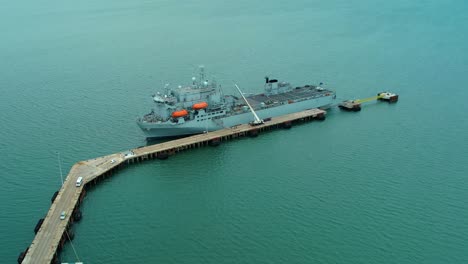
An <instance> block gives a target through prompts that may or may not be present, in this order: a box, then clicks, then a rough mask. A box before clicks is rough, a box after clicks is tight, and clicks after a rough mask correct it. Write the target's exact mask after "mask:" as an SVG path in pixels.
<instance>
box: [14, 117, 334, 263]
mask: <svg viewBox="0 0 468 264" xmlns="http://www.w3.org/2000/svg"><path fill="white" fill-rule="evenodd" d="M325 114H326V112H325V111H323V110H320V109H310V110H305V111H302V112H298V113H293V114H289V115H284V116H280V117H274V118H271V119H270V120H268V121H266V122H265V123H264V124H261V125H256V126H251V125H249V124H240V125H238V126H234V127H231V128H225V129H222V130H217V131H213V132H209V133H205V134H199V135H194V136H190V137H185V138H181V139H176V140H172V141H168V142H164V143H161V144H156V145H151V146H146V147H141V148H136V149H132V150H128V151H124V152H119V153H115V154H111V155H107V156H103V157H99V158H96V159H91V160H86V161H80V162H78V163H76V164H75V165H73V167H72V168H71V170H70V172H69V174H68V176H67V178H66V180H65V182H64V183H63V185H62V187H61V189H60V190H59V192H58V195H57V196H56V197H55V199H53V203H52V205H51V207H50V209H49V211H48V212H47V216H46V217H45V218H44V221H43V222H42V225H40V228H39V230H38V232H37V234H36V236H35V238H34V240H33V242H32V243H31V245H30V246H29V247H28V248H27V249H26V250H25V251H24V252H23V253H22V254H21V255H20V258H19V259H18V262H19V263H54V264H55V263H59V261H58V259H59V258H58V255H59V253H60V250H61V248H62V247H63V245H64V243H65V242H66V241H67V240H69V236H71V235H70V234H71V226H72V224H73V222H75V221H76V220H78V219H77V218H76V217H75V216H76V212H78V210H79V207H80V204H81V202H82V201H83V198H84V196H85V195H86V189H87V188H88V187H89V186H91V185H92V184H96V183H97V182H98V181H99V180H100V179H102V178H105V177H108V176H110V175H112V174H113V173H114V172H115V171H116V170H119V169H121V168H123V167H125V166H126V165H129V164H132V163H135V162H140V161H144V160H148V159H154V158H156V159H166V158H168V157H169V156H171V155H174V154H175V153H177V152H180V151H184V150H187V149H192V148H199V147H203V146H207V145H219V144H221V142H223V141H227V140H230V139H235V138H239V137H244V136H251V137H255V136H257V135H258V134H259V133H261V132H263V131H266V130H272V129H276V128H290V127H291V126H292V125H293V124H295V123H302V122H307V121H312V120H314V119H317V120H324V119H325ZM79 177H83V184H82V185H81V186H80V187H76V180H77V179H78V178H79ZM62 212H65V219H63V220H61V219H60V214H61V213H62ZM21 261H22V262H21ZM82 261H83V260H82ZM84 263H86V261H84Z"/></svg>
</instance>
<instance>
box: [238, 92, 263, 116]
mask: <svg viewBox="0 0 468 264" xmlns="http://www.w3.org/2000/svg"><path fill="white" fill-rule="evenodd" d="M234 85H235V86H236V88H237V90H238V91H239V93H240V95H241V96H242V99H244V101H245V103H246V104H247V105H248V106H249V108H250V111H251V112H252V114H253V115H254V117H255V121H254V122H253V123H254V124H255V125H260V124H263V120H261V119H260V118H259V117H258V115H257V113H255V111H254V110H253V108H252V106H250V104H249V101H247V99H245V96H244V94H243V93H242V91H241V89H240V88H239V86H237V84H234Z"/></svg>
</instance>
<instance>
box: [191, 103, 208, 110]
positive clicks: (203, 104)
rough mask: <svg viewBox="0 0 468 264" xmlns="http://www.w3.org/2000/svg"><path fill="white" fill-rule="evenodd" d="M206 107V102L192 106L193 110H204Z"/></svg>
mask: <svg viewBox="0 0 468 264" xmlns="http://www.w3.org/2000/svg"><path fill="white" fill-rule="evenodd" d="M207 107H208V104H207V103H206V102H201V103H197V104H194V105H193V106H192V108H193V109H194V110H200V109H205V108H207Z"/></svg>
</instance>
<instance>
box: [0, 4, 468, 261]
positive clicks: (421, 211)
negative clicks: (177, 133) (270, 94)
mask: <svg viewBox="0 0 468 264" xmlns="http://www.w3.org/2000/svg"><path fill="white" fill-rule="evenodd" d="M467 10H468V2H466V1H463V0H446V1H441V0H424V1H423V0H412V1H407V0H394V1H388V0H361V1H346V0H329V1H318V0H295V1H279V0H272V1H257V0H237V1H224V2H221V1H214V0H197V1H195V0H186V1H169V0H137V1H130V0H112V1H110V0H102V1H91V0H83V1H63V0H61V1H58V0H49V1H43V0H37V1H2V3H1V7H0V153H1V155H2V162H1V163H0V180H1V181H0V212H1V218H0V257H1V259H0V262H1V263H16V259H17V257H18V255H19V253H20V252H21V251H23V250H24V249H25V248H26V247H27V246H29V244H30V243H31V241H32V239H33V237H34V232H33V229H34V226H35V225H36V223H37V221H38V219H39V218H42V217H44V216H45V214H46V212H47V210H48V208H49V206H50V198H51V196H52V194H53V193H54V192H55V191H56V190H58V188H59V187H60V171H59V161H58V157H57V152H59V153H60V156H61V158H60V163H61V165H62V168H63V171H64V174H65V175H66V174H67V173H68V171H69V169H70V168H71V166H72V165H73V164H74V163H76V162H78V161H80V160H85V159H89V158H94V157H98V156H102V155H105V154H109V153H115V152H119V151H123V150H126V149H130V148H134V147H138V146H141V145H145V144H146V141H145V138H144V135H143V134H142V133H141V131H140V130H139V129H138V127H137V126H136V123H135V120H136V117H137V116H139V115H143V114H145V113H147V112H149V111H150V109H151V107H152V101H151V97H150V96H151V95H152V94H154V93H155V92H156V91H158V89H162V87H163V86H164V84H166V83H170V84H171V85H179V84H186V83H189V82H190V79H191V77H192V76H193V75H194V74H196V73H197V71H198V65H200V64H203V65H205V68H206V71H207V73H208V75H209V76H211V77H215V78H216V79H217V81H218V83H220V84H221V85H222V87H223V89H224V92H225V93H226V94H235V93H236V91H235V88H234V87H233V86H232V83H233V80H234V81H236V82H237V83H238V84H239V86H240V87H241V88H242V89H243V90H244V91H245V92H261V91H262V89H263V77H264V76H265V75H269V76H270V77H274V78H278V79H280V80H287V81H289V82H291V83H292V84H293V85H302V84H307V83H318V82H324V83H325V85H326V86H327V87H328V88H332V89H335V90H336V91H337V94H338V99H339V100H344V99H351V98H363V97H369V96H373V95H375V94H376V93H377V92H381V91H385V90H388V91H392V92H395V93H398V94H399V95H400V101H399V102H398V103H397V104H392V105H390V104H386V103H377V102H371V103H368V104H367V105H365V106H364V107H363V110H362V111H361V112H359V113H346V112H340V111H339V110H338V109H333V110H331V111H330V112H329V113H328V117H327V120H326V121H325V122H312V123H307V124H304V125H301V126H295V127H293V128H292V129H291V130H287V131H286V130H278V131H274V132H268V133H265V134H261V135H260V136H259V137H258V138H254V139H252V138H245V139H241V140H236V141H231V142H229V143H225V144H223V145H221V146H219V147H217V148H203V149H197V150H193V151H189V152H184V153H182V154H179V155H176V156H174V157H171V158H170V159H168V160H166V161H157V160H154V161H150V162H145V163H142V164H138V165H136V166H132V167H129V168H127V169H125V170H123V171H121V172H119V173H118V174H116V175H114V176H113V177H112V178H109V179H106V180H105V181H103V182H102V183H101V184H100V185H98V186H97V187H96V188H93V189H92V190H91V191H90V192H88V195H87V196H86V198H85V202H84V204H83V206H82V212H83V219H82V220H81V222H79V223H77V224H75V225H74V226H73V230H74V232H75V239H74V241H73V246H74V247H75V249H76V252H77V254H78V256H79V259H80V260H81V261H83V262H84V263H89V264H92V263H468V250H467V249H468V133H467V132H466V131H467V130H468V114H467V111H468V106H467V105H468V104H467V97H465V96H468V93H467V89H468V86H467V83H468V52H467V47H468V34H467V33H468V32H467V29H468V15H467ZM61 261H63V262H74V261H77V259H76V257H75V254H74V252H73V250H72V247H71V245H70V243H68V244H66V246H65V248H64V250H63V252H62V254H61Z"/></svg>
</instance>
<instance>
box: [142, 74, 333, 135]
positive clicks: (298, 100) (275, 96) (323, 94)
mask: <svg viewBox="0 0 468 264" xmlns="http://www.w3.org/2000/svg"><path fill="white" fill-rule="evenodd" d="M236 87H237V88H238V90H239V92H240V96H235V95H224V94H223V92H222V90H221V87H220V86H218V85H217V83H216V82H215V81H210V80H208V79H207V78H206V77H205V72H204V68H203V67H200V76H199V78H198V79H197V78H195V77H193V78H192V83H191V84H190V85H187V86H179V87H177V88H175V89H172V88H169V86H168V85H166V87H165V88H164V91H163V92H162V93H161V92H158V93H156V94H154V95H153V96H152V98H153V102H154V107H153V109H152V110H151V112H150V113H148V114H146V115H144V116H143V117H141V118H138V120H137V124H138V126H139V127H140V128H141V130H142V131H143V132H144V134H145V135H146V138H148V139H150V138H164V137H179V136H187V135H193V134H201V133H206V132H209V131H214V130H219V129H223V128H229V127H233V126H236V125H239V124H246V123H251V124H253V125H255V124H261V123H262V122H263V120H267V119H269V118H271V117H276V116H281V115H286V114H290V113H294V112H300V111H304V110H307V109H312V108H321V109H327V108H329V107H331V106H332V104H333V102H334V100H335V98H336V94H335V92H334V91H332V90H329V89H326V88H323V87H322V84H320V85H304V86H298V87H293V86H292V85H291V84H289V83H288V82H280V81H278V80H276V79H270V78H268V77H265V83H264V89H265V90H264V93H261V94H255V95H247V96H244V94H243V93H242V92H241V91H240V89H239V87H238V86H237V85H236Z"/></svg>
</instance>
